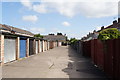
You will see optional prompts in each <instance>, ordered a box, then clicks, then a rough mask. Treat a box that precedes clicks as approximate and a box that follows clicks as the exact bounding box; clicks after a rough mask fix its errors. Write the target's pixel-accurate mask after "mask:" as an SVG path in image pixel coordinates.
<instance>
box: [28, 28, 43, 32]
mask: <svg viewBox="0 0 120 80" xmlns="http://www.w3.org/2000/svg"><path fill="white" fill-rule="evenodd" d="M29 30H30V31H31V32H33V33H44V32H45V28H40V27H38V28H37V27H32V28H29Z"/></svg>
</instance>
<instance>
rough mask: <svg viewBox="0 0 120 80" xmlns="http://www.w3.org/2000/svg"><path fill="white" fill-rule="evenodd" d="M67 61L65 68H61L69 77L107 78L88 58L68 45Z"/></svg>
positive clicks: (93, 79) (95, 79)
mask: <svg viewBox="0 0 120 80" xmlns="http://www.w3.org/2000/svg"><path fill="white" fill-rule="evenodd" d="M68 53H69V54H68V56H69V62H68V66H67V68H65V69H63V70H62V71H64V72H65V73H67V75H69V78H71V79H72V78H79V79H81V80H84V79H86V80H89V79H90V80H107V78H106V76H105V74H104V72H102V71H101V70H99V69H98V68H97V67H95V66H94V65H93V64H92V63H91V60H90V58H85V57H83V56H82V55H80V54H78V53H76V51H75V50H73V49H72V48H71V47H70V46H69V47H68Z"/></svg>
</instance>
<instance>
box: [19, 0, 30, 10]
mask: <svg viewBox="0 0 120 80" xmlns="http://www.w3.org/2000/svg"><path fill="white" fill-rule="evenodd" d="M21 4H22V5H23V6H25V7H27V8H29V9H32V2H30V0H21Z"/></svg>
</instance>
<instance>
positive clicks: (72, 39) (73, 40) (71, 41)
mask: <svg viewBox="0 0 120 80" xmlns="http://www.w3.org/2000/svg"><path fill="white" fill-rule="evenodd" d="M76 41H78V40H77V39H76V38H71V39H70V41H69V42H70V44H72V43H74V42H76Z"/></svg>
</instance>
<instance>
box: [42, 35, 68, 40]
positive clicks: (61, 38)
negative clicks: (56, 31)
mask: <svg viewBox="0 0 120 80" xmlns="http://www.w3.org/2000/svg"><path fill="white" fill-rule="evenodd" d="M43 39H45V40H49V41H66V36H64V35H46V36H44V37H43Z"/></svg>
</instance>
